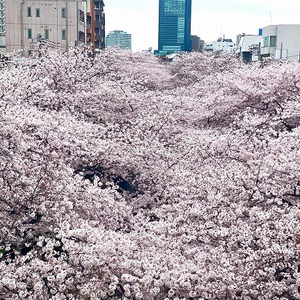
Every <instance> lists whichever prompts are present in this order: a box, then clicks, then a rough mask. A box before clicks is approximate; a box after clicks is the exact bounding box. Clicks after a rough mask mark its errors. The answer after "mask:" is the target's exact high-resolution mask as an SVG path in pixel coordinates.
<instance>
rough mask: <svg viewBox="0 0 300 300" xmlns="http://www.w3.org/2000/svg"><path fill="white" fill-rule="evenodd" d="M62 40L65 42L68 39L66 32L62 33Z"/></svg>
mask: <svg viewBox="0 0 300 300" xmlns="http://www.w3.org/2000/svg"><path fill="white" fill-rule="evenodd" d="M61 39H62V40H64V41H65V40H66V39H67V36H66V30H62V31H61Z"/></svg>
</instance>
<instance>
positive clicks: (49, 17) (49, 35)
mask: <svg viewBox="0 0 300 300" xmlns="http://www.w3.org/2000/svg"><path fill="white" fill-rule="evenodd" d="M83 2H84V1H81V0H6V1H5V31H6V52H12V51H14V50H21V53H22V56H25V57H29V56H31V55H34V54H35V53H36V52H37V51H38V50H39V49H40V48H42V47H53V48H61V49H62V50H67V49H68V47H69V46H70V45H72V44H73V45H78V44H79V43H85V41H86V33H85V32H86V24H85V23H86V21H85V20H86V16H85V7H84V3H83Z"/></svg>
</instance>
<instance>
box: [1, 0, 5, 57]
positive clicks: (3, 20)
mask: <svg viewBox="0 0 300 300" xmlns="http://www.w3.org/2000/svg"><path fill="white" fill-rule="evenodd" d="M5 32H6V28H5V0H0V53H3V52H5Z"/></svg>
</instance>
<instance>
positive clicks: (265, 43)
mask: <svg viewBox="0 0 300 300" xmlns="http://www.w3.org/2000/svg"><path fill="white" fill-rule="evenodd" d="M264 47H269V37H268V36H265V37H264Z"/></svg>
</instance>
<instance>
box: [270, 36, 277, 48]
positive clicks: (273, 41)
mask: <svg viewBox="0 0 300 300" xmlns="http://www.w3.org/2000/svg"><path fill="white" fill-rule="evenodd" d="M270 47H276V36H270Z"/></svg>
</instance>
